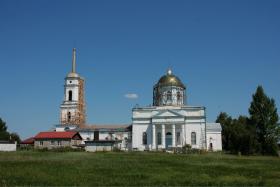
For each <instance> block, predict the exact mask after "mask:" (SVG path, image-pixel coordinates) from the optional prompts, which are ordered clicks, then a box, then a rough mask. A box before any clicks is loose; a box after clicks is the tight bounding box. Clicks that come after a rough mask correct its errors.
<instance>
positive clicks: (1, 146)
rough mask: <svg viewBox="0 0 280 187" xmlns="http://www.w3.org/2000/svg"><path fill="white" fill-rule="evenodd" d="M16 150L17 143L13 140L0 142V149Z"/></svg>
mask: <svg viewBox="0 0 280 187" xmlns="http://www.w3.org/2000/svg"><path fill="white" fill-rule="evenodd" d="M16 150H17V143H16V142H15V143H14V144H10V143H6V144H5V143H0V151H7V152H8V151H9V152H10V151H16Z"/></svg>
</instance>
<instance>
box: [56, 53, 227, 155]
mask: <svg viewBox="0 0 280 187" xmlns="http://www.w3.org/2000/svg"><path fill="white" fill-rule="evenodd" d="M186 101H187V93H186V86H185V85H184V84H183V82H182V81H181V80H180V79H179V78H178V77H177V76H175V75H174V74H173V73H172V71H171V69H169V70H168V71H167V73H166V75H163V76H162V77H161V78H160V79H159V81H158V82H157V83H156V84H155V86H154V87H153V104H152V106H148V107H139V106H137V107H134V108H133V109H132V124H125V125H123V124H122V125H88V124H87V123H86V117H85V116H86V114H85V98H84V79H83V78H82V77H81V76H80V75H79V74H77V73H76V50H75V49H73V58H72V71H71V72H70V73H69V74H68V75H67V76H66V78H65V86H64V101H63V103H62V104H61V106H60V124H59V125H56V126H55V131H59V132H61V131H77V132H79V133H80V135H81V137H82V139H83V141H82V144H84V145H86V146H87V145H94V146H97V145H98V146H102V144H104V145H105V144H106V145H108V143H109V142H110V145H114V146H116V147H117V148H119V149H122V150H139V151H144V150H165V149H173V148H178V147H183V146H185V145H187V144H188V145H191V147H192V148H196V149H207V150H211V151H220V150H222V143H221V142H222V140H221V126H220V124H217V123H207V122H206V109H205V107H203V106H190V105H188V104H187V102H186ZM87 150H93V149H89V148H88V149H87ZM94 150H98V148H96V147H95V148H94ZM99 150H100V149H99Z"/></svg>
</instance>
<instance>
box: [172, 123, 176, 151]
mask: <svg viewBox="0 0 280 187" xmlns="http://www.w3.org/2000/svg"><path fill="white" fill-rule="evenodd" d="M175 133H176V131H175V124H173V125H172V147H176V134H175Z"/></svg>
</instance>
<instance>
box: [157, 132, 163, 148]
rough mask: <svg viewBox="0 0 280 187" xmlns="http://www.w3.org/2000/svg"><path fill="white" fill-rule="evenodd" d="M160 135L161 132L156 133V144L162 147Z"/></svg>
mask: <svg viewBox="0 0 280 187" xmlns="http://www.w3.org/2000/svg"><path fill="white" fill-rule="evenodd" d="M161 137H162V135H161V132H158V133H157V144H158V145H162V139H161Z"/></svg>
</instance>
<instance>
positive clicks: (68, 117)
mask: <svg viewBox="0 0 280 187" xmlns="http://www.w3.org/2000/svg"><path fill="white" fill-rule="evenodd" d="M67 119H68V122H69V121H71V112H68V113H67Z"/></svg>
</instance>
